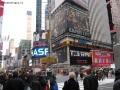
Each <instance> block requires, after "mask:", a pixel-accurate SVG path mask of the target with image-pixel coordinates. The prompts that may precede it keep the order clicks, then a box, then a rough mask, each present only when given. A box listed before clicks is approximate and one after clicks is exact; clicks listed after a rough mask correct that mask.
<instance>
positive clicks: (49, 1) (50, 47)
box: [48, 0, 52, 72]
mask: <svg viewBox="0 0 120 90" xmlns="http://www.w3.org/2000/svg"><path fill="white" fill-rule="evenodd" d="M48 11H49V12H48V14H49V36H50V37H49V61H48V63H49V65H50V71H51V72H52V64H50V55H51V53H52V43H51V0H48Z"/></svg>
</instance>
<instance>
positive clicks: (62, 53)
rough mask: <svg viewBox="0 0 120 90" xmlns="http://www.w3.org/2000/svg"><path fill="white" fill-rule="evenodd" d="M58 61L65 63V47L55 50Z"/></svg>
mask: <svg viewBox="0 0 120 90" xmlns="http://www.w3.org/2000/svg"><path fill="white" fill-rule="evenodd" d="M56 53H57V58H58V63H65V62H66V61H67V47H62V48H60V49H57V50H56Z"/></svg>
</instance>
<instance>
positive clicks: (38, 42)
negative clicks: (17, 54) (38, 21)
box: [33, 30, 48, 47]
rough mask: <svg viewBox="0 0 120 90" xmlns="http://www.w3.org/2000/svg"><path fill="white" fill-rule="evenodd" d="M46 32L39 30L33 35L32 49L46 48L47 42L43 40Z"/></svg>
mask: <svg viewBox="0 0 120 90" xmlns="http://www.w3.org/2000/svg"><path fill="white" fill-rule="evenodd" d="M47 32H48V31H47V30H39V31H36V32H34V33H33V47H37V46H38V47H39V46H47V44H48V41H47V40H46V39H45V35H46V33H47Z"/></svg>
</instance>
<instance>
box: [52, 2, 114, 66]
mask: <svg viewBox="0 0 120 90" xmlns="http://www.w3.org/2000/svg"><path fill="white" fill-rule="evenodd" d="M62 1H63V2H62V3H61V4H60V5H59V6H58V7H56V6H57V5H58V3H57V0H55V5H54V6H55V8H56V10H54V11H53V12H52V15H51V18H52V25H51V35H52V36H51V38H52V50H53V51H54V52H55V53H57V58H58V63H59V64H61V65H64V68H73V66H74V65H75V66H76V67H77V66H78V65H89V66H92V65H93V63H95V62H96V61H97V62H98V59H97V60H95V61H93V60H92V54H91V51H93V50H98V51H100V52H102V50H105V51H107V52H111V51H112V48H111V35H110V28H109V21H108V13H107V8H106V1H105V0H89V2H87V0H82V2H81V1H80V0H69V1H64V0H62ZM73 1H74V2H73ZM100 3H101V4H100ZM81 5H82V6H81ZM84 6H85V7H84ZM86 7H88V8H86ZM109 61H110V60H109ZM100 62H105V63H102V64H101V66H104V65H107V64H108V63H109V65H110V62H108V60H107V59H106V60H105V61H104V60H100ZM99 64H100V63H99ZM71 66H72V67H71Z"/></svg>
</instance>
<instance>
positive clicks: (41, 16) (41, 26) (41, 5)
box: [36, 0, 47, 31]
mask: <svg viewBox="0 0 120 90" xmlns="http://www.w3.org/2000/svg"><path fill="white" fill-rule="evenodd" d="M46 6H47V0H37V1H36V31H38V30H45V17H46V16H45V9H46Z"/></svg>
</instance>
